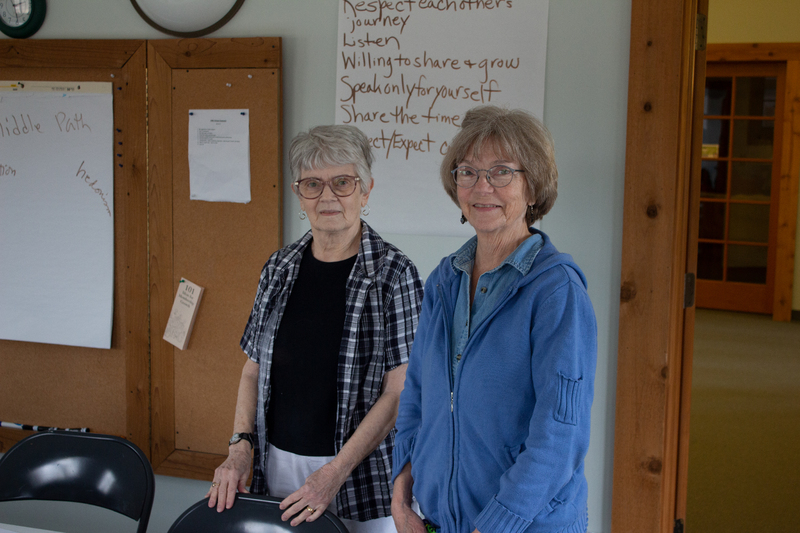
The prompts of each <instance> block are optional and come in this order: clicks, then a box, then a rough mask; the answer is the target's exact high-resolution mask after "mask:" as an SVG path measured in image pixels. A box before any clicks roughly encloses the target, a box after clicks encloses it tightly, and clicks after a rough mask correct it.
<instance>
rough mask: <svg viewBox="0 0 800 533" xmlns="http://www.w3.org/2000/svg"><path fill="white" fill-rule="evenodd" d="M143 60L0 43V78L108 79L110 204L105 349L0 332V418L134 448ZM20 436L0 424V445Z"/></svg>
mask: <svg viewBox="0 0 800 533" xmlns="http://www.w3.org/2000/svg"><path fill="white" fill-rule="evenodd" d="M145 65H146V46H145V41H136V40H125V41H110V40H96V41H78V40H75V41H73V40H61V41H49V40H31V41H20V40H16V39H14V40H3V41H0V78H2V79H6V80H29V81H36V82H42V85H45V86H46V85H48V84H49V83H50V82H52V84H53V85H58V83H59V82H87V81H93V82H111V83H112V92H113V115H114V119H113V129H114V131H113V151H114V156H113V159H114V173H113V179H114V206H115V213H114V215H115V216H114V310H113V327H112V331H111V348H110V349H97V348H83V347H76V346H62V345H56V344H44V343H36V342H22V341H8V340H0V420H2V421H5V422H15V423H19V424H27V425H38V426H56V427H62V428H63V427H88V428H90V429H91V430H92V431H94V432H99V433H109V434H114V435H119V436H123V437H125V438H128V439H129V440H131V441H133V442H134V443H135V444H136V445H138V446H139V447H140V448H142V449H143V450H147V449H148V448H149V442H150V429H149V409H148V408H149V395H150V390H149V382H148V366H149V360H148V359H149V358H148V334H147V208H146V204H147V182H146V163H145V161H146V159H145V145H146V122H145V121H146V99H145V79H146V76H145V74H146V71H145ZM110 148H111V147H110ZM44 152H46V150H44ZM1 154H2V152H0V156H1ZM47 155H48V154H47V153H42V154H41V156H42V157H47ZM54 260H55V259H54ZM53 297H54V298H57V297H58V295H57V294H54V295H53ZM42 304H43V305H46V304H47V302H46V301H45V302H42ZM42 327H47V324H42ZM28 434H30V432H26V431H21V430H16V429H0V452H2V451H5V450H7V449H8V447H10V446H11V445H12V444H13V443H14V442H16V441H18V440H20V439H22V438H23V437H25V436H27V435H28Z"/></svg>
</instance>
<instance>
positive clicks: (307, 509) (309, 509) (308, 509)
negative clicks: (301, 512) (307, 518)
mask: <svg viewBox="0 0 800 533" xmlns="http://www.w3.org/2000/svg"><path fill="white" fill-rule="evenodd" d="M306 511H308V512H309V513H311V514H314V513H316V512H317V510H316V509H312V508H311V506H310V505H309V506H308V507H306Z"/></svg>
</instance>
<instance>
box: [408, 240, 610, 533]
mask: <svg viewBox="0 0 800 533" xmlns="http://www.w3.org/2000/svg"><path fill="white" fill-rule="evenodd" d="M534 231H535V230H534ZM540 233H541V232H540ZM541 235H542V237H543V238H544V246H543V247H542V249H541V251H540V252H539V254H538V255H537V256H536V259H535V260H534V263H533V265H532V266H531V269H530V271H529V273H528V274H527V275H526V276H523V277H521V278H520V279H519V280H518V282H517V283H515V284H512V286H511V288H510V289H509V290H508V293H507V294H506V295H504V296H503V297H501V298H500V300H499V302H498V304H497V307H496V308H495V309H494V311H493V312H492V313H491V314H490V315H489V317H488V318H487V319H486V320H485V321H484V322H483V323H482V324H481V325H480V326H479V327H478V328H477V329H476V330H475V332H473V334H472V337H471V338H470V339H469V341H468V342H467V345H466V347H465V349H464V352H463V353H462V357H461V362H460V363H459V365H458V369H457V371H456V375H455V376H454V379H453V388H452V390H451V389H450V386H449V384H450V382H451V381H450V377H451V373H452V366H451V364H450V362H451V357H450V355H451V354H450V335H451V327H452V320H453V311H454V307H455V302H456V298H457V296H458V289H459V275H458V274H457V273H456V272H454V271H453V268H452V266H451V263H450V258H445V259H444V260H442V262H441V263H440V264H439V266H438V267H437V269H436V270H434V272H433V273H432V274H431V275H430V277H429V278H428V281H427V283H426V284H425V295H424V299H423V304H422V313H421V315H420V321H419V327H418V328H417V333H416V336H415V338H414V345H413V347H412V349H411V355H410V357H409V365H408V370H407V373H406V381H405V388H404V390H403V393H402V395H401V397H400V408H399V414H398V417H397V436H396V440H395V448H394V458H393V462H394V477H397V475H398V474H399V473H400V471H401V470H402V469H403V467H404V466H405V464H406V463H408V462H409V461H410V462H411V475H412V478H413V480H414V486H413V493H414V496H415V497H416V499H417V501H418V502H419V506H420V509H421V511H422V513H423V514H424V515H425V517H426V518H427V519H429V520H430V521H432V522H433V523H434V524H436V525H438V526H439V527H440V528H441V530H442V531H444V532H447V533H450V532H459V533H468V532H471V531H473V530H474V529H476V528H477V529H478V530H479V531H481V533H492V532H500V531H502V532H512V533H515V532H522V531H525V532H529V533H533V532H535V533H545V532H563V533H578V532H580V533H583V532H585V531H586V527H587V521H588V513H587V484H586V478H585V476H584V472H583V467H584V464H583V462H584V457H585V456H586V451H587V449H588V447H589V422H590V415H591V406H592V397H593V394H594V372H595V364H596V359H597V325H596V322H595V316H594V311H593V310H592V304H591V302H590V301H589V296H588V294H587V292H586V278H585V277H584V276H583V273H582V272H581V271H580V269H579V268H578V266H577V265H576V264H575V263H574V262H573V261H572V258H571V257H570V256H569V255H567V254H562V253H559V252H558V250H556V248H555V247H554V246H553V244H552V243H551V242H550V239H549V238H548V237H547V236H546V235H545V234H544V233H541Z"/></svg>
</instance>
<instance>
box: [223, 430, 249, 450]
mask: <svg viewBox="0 0 800 533" xmlns="http://www.w3.org/2000/svg"><path fill="white" fill-rule="evenodd" d="M240 440H246V441H247V442H249V443H250V448H253V447H254V445H253V434H252V433H234V434H233V437H231V440H230V441H228V446H232V445H234V444H236V443H237V442H239V441H240Z"/></svg>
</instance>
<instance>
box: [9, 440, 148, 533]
mask: <svg viewBox="0 0 800 533" xmlns="http://www.w3.org/2000/svg"><path fill="white" fill-rule="evenodd" d="M0 480H2V482H0V501H14V500H56V501H65V502H80V503H86V504H89V505H96V506H98V507H104V508H106V509H110V510H112V511H116V512H118V513H121V514H123V515H125V516H128V517H129V518H132V519H134V520H136V521H138V523H139V524H138V528H137V532H138V533H145V531H146V530H147V523H148V521H149V520H150V510H151V509H152V507H153V495H154V493H155V477H154V476H153V469H152V467H151V466H150V462H149V461H148V460H147V457H145V455H144V453H142V451H141V450H140V449H139V448H138V447H137V446H136V445H135V444H133V443H131V442H128V441H126V440H125V439H121V438H119V437H113V436H110V435H99V434H96V433H77V432H70V431H48V432H43V433H36V434H34V435H31V436H30V437H27V438H25V439H23V440H21V441H19V442H18V443H17V444H15V445H14V446H13V447H12V448H11V449H10V450H8V452H6V454H5V455H3V457H2V458H0Z"/></svg>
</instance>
